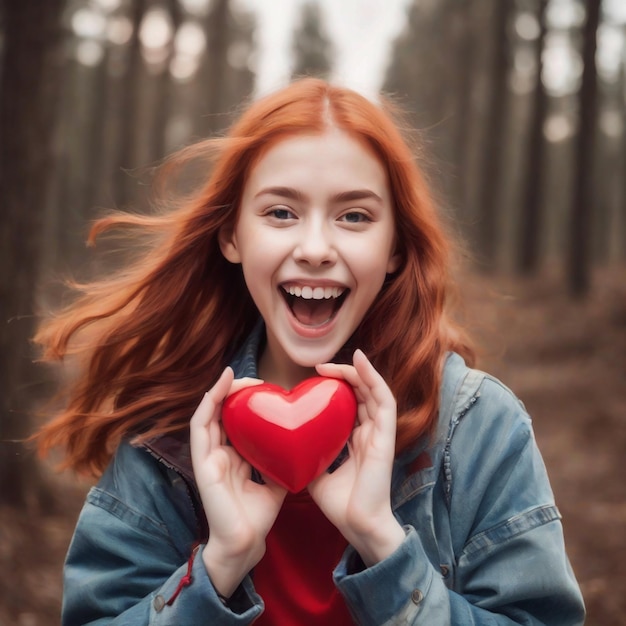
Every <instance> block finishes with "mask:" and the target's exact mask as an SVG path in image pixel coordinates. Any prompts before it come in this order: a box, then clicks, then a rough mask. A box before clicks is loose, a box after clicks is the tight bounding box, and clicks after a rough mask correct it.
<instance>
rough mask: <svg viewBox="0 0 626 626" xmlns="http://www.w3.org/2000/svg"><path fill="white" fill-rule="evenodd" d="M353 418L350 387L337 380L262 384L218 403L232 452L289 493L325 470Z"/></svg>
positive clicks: (335, 456)
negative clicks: (287, 385)
mask: <svg viewBox="0 0 626 626" xmlns="http://www.w3.org/2000/svg"><path fill="white" fill-rule="evenodd" d="M355 417H356V398H355V396H354V391H353V390H352V387H351V386H350V385H349V384H348V383H346V382H345V381H343V380H339V379H337V378H323V377H315V378H309V379H307V380H305V381H303V382H301V383H300V384H299V385H297V386H296V387H294V388H293V389H292V390H291V391H285V390H284V389H283V388H282V387H279V386H278V385H272V384H270V383H263V384H261V385H256V386H253V387H246V388H245V389H242V390H241V391H238V392H236V393H234V394H233V395H231V396H229V397H228V398H227V399H226V400H225V401H224V406H223V407H222V423H223V425H224V430H225V431H226V435H227V436H228V439H229V440H230V442H231V443H232V445H233V446H234V447H235V449H236V450H237V452H239V454H241V456H242V457H243V458H244V459H245V460H246V461H248V463H250V464H251V465H252V466H254V467H255V468H256V469H258V470H259V471H260V472H261V473H262V474H264V475H266V476H268V477H269V478H271V479H272V480H273V481H275V482H276V483H278V484H279V485H282V486H283V487H285V488H286V489H288V490H289V491H291V492H292V493H297V492H298V491H301V490H302V489H304V488H305V487H306V486H307V485H308V484H309V483H310V482H311V481H312V480H313V479H314V478H316V477H317V476H319V475H320V474H321V473H322V472H324V471H325V470H327V469H328V467H329V466H330V465H331V463H332V462H333V461H334V460H335V459H336V458H337V456H338V455H339V453H340V452H341V450H342V449H343V447H344V445H345V444H346V441H347V440H348V437H349V436H350V433H351V432H352V428H353V427H354V420H355Z"/></svg>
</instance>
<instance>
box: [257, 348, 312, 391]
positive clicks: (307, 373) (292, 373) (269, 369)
mask: <svg viewBox="0 0 626 626" xmlns="http://www.w3.org/2000/svg"><path fill="white" fill-rule="evenodd" d="M258 372H259V377H260V378H262V379H263V380H264V381H265V382H267V383H272V384H274V385H279V386H280V387H282V388H283V389H292V388H293V387H295V386H296V385H297V384H298V383H301V382H302V381H303V380H305V379H307V378H311V376H317V372H316V371H315V368H313V367H303V366H301V365H297V364H296V363H291V362H290V363H286V362H278V361H277V360H276V359H273V358H272V355H271V354H270V351H269V350H267V349H265V350H264V351H263V354H262V355H261V358H260V359H259V364H258Z"/></svg>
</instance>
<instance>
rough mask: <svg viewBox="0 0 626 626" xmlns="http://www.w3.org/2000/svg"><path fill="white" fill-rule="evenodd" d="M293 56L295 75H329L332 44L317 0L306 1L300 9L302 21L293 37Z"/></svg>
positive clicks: (293, 74) (293, 72) (320, 76)
mask: <svg viewBox="0 0 626 626" xmlns="http://www.w3.org/2000/svg"><path fill="white" fill-rule="evenodd" d="M293 56H294V58H295V63H294V67H293V71H292V76H293V77H298V76H317V77H319V78H327V77H328V74H329V72H330V66H331V61H330V60H331V58H332V46H331V42H330V40H329V39H328V37H327V36H326V33H325V30H324V24H323V20H322V15H321V12H320V7H319V4H317V3H316V2H310V1H309V2H306V3H305V4H304V5H303V6H302V8H301V9H300V23H299V26H298V28H297V29H296V32H295V33H294V38H293Z"/></svg>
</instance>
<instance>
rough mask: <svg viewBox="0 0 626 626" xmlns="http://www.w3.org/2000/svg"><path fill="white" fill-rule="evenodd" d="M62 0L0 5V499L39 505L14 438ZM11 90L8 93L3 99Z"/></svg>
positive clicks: (28, 362)
mask: <svg viewBox="0 0 626 626" xmlns="http://www.w3.org/2000/svg"><path fill="white" fill-rule="evenodd" d="M63 4H64V3H63V1H62V0H46V2H40V1H39V0H20V1H19V2H8V3H5V5H4V24H3V29H4V33H3V37H4V52H3V64H2V72H1V81H2V82H1V85H0V93H2V94H3V96H4V97H2V99H1V100H0V129H1V132H2V137H1V139H0V198H1V202H2V210H1V211H0V238H1V239H0V302H1V303H2V312H1V314H0V323H1V324H2V326H1V331H0V332H1V338H2V354H1V355H0V406H1V414H0V494H1V495H0V497H1V498H2V500H3V501H4V502H5V503H10V504H13V505H26V504H32V503H37V502H38V501H39V502H41V499H42V498H43V496H44V495H45V493H46V491H45V489H44V486H43V485H42V483H41V481H40V479H39V475H38V472H37V466H36V464H34V463H33V461H32V458H30V455H28V454H26V450H25V448H24V447H23V446H22V445H20V441H21V440H23V439H24V438H25V437H26V436H28V435H29V434H30V428H31V426H32V424H31V420H30V419H29V411H30V410H31V409H32V408H33V401H34V400H35V398H36V395H37V387H36V381H37V380H38V379H40V378H41V374H40V372H37V371H36V370H35V367H34V365H33V363H32V355H31V353H30V350H29V347H28V346H29V338H30V337H31V335H32V333H33V330H34V317H33V308H34V307H33V298H34V291H35V284H36V280H37V275H38V270H39V258H40V253H41V249H42V247H43V245H44V237H43V235H44V233H43V232H42V219H43V213H44V202H45V194H46V186H47V184H48V175H49V172H50V171H51V145H50V144H51V135H52V119H51V115H52V113H53V112H54V111H55V102H56V98H57V86H58V84H59V71H60V69H61V63H60V61H59V52H60V51H59V47H58V44H59V42H60V40H61V12H62V10H63ZM7 94H10V97H7Z"/></svg>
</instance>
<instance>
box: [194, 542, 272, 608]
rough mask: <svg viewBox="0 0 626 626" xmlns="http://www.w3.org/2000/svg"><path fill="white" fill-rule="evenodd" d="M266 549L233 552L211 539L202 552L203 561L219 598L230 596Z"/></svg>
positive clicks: (223, 598) (222, 599)
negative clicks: (225, 549)
mask: <svg viewBox="0 0 626 626" xmlns="http://www.w3.org/2000/svg"><path fill="white" fill-rule="evenodd" d="M264 552H265V549H264V548H263V549H262V550H260V551H259V550H249V551H245V552H239V553H237V554H233V553H231V552H227V551H224V550H223V549H222V547H221V546H219V545H216V542H213V543H211V540H210V538H209V541H208V543H207V545H206V546H205V548H204V550H203V552H202V561H203V563H204V567H205V569H206V571H207V574H208V576H209V578H210V580H211V583H212V584H213V587H214V589H215V591H216V593H217V596H218V598H219V599H220V600H221V601H222V602H224V600H225V599H228V598H230V597H231V596H232V595H233V593H234V592H235V590H236V589H237V587H239V585H240V584H241V582H242V581H243V579H244V578H245V577H246V575H247V574H248V572H249V571H250V570H251V569H252V568H253V567H254V566H255V565H256V564H257V563H258V562H259V561H260V560H261V557H262V556H263V553H264Z"/></svg>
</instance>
